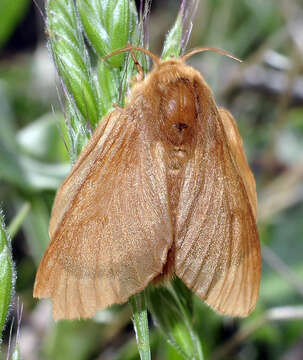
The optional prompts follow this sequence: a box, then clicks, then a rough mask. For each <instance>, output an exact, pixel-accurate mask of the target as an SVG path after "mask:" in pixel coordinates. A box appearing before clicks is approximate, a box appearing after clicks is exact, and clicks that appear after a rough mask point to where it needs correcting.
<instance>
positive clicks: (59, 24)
mask: <svg viewBox="0 0 303 360" xmlns="http://www.w3.org/2000/svg"><path fill="white" fill-rule="evenodd" d="M46 10H47V19H48V22H47V30H48V34H49V41H50V47H51V49H52V54H53V56H54V60H55V62H56V65H57V68H58V71H59V74H60V75H61V76H62V79H63V81H64V83H65V86H66V88H67V90H68V92H69V93H70V94H71V95H72V98H73V100H74V102H75V104H76V105H77V107H78V109H79V111H80V112H81V114H82V116H83V119H85V120H84V123H83V125H84V126H87V122H88V123H89V124H90V125H91V127H92V128H95V126H96V124H97V123H98V120H99V117H100V114H99V111H98V101H99V100H98V97H97V90H96V88H95V84H94V78H93V75H92V69H91V64H90V61H89V58H88V53H87V49H86V47H85V43H84V39H83V36H82V33H81V26H80V24H79V21H78V17H77V14H76V9H75V6H74V1H73V0H49V1H48V2H47V8H46Z"/></svg>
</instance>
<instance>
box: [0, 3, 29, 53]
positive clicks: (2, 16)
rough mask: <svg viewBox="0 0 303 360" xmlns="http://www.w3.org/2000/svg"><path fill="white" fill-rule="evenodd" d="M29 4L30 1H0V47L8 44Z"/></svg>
mask: <svg viewBox="0 0 303 360" xmlns="http://www.w3.org/2000/svg"><path fill="white" fill-rule="evenodd" d="M29 4H30V1H29V0H16V1H11V0H1V1H0V47H2V46H3V45H4V44H5V43H6V41H7V40H8V38H9V37H10V35H11V34H12V32H13V31H14V29H15V27H16V25H17V24H18V22H19V21H20V20H21V19H22V17H23V16H24V14H25V12H26V10H27V8H28V5H29Z"/></svg>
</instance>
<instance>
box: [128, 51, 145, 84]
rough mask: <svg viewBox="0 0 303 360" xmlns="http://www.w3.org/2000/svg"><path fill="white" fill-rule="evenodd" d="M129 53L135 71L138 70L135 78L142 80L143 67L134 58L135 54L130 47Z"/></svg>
mask: <svg viewBox="0 0 303 360" xmlns="http://www.w3.org/2000/svg"><path fill="white" fill-rule="evenodd" d="M129 52H130V54H131V57H132V58H133V61H134V64H135V66H136V68H137V71H138V75H137V77H136V80H137V81H142V80H143V79H144V71H143V68H142V66H141V65H140V64H139V62H138V60H137V58H136V55H135V54H134V51H133V49H130V50H129Z"/></svg>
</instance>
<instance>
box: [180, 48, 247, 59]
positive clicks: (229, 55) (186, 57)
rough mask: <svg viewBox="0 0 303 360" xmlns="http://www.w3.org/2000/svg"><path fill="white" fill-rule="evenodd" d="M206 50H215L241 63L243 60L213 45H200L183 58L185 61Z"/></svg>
mask: <svg viewBox="0 0 303 360" xmlns="http://www.w3.org/2000/svg"><path fill="white" fill-rule="evenodd" d="M204 51H213V52H216V53H219V54H221V55H224V56H227V57H229V58H231V59H234V60H237V61H239V62H240V63H241V62H242V60H240V59H238V58H237V57H235V56H233V55H232V54H230V53H228V52H227V51H225V50H221V49H218V48H213V47H198V48H195V49H192V50H190V51H189V52H188V53H187V54H185V55H183V56H182V57H181V60H182V61H184V62H185V61H187V60H188V59H189V58H190V57H192V56H193V55H195V54H198V53H200V52H204Z"/></svg>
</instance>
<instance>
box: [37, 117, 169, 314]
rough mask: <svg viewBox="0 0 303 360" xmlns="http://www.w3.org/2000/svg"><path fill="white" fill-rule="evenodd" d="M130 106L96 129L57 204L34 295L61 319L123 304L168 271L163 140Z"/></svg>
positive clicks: (59, 191)
mask: <svg viewBox="0 0 303 360" xmlns="http://www.w3.org/2000/svg"><path fill="white" fill-rule="evenodd" d="M135 120H136V119H134V118H131V119H130V116H129V114H126V113H125V111H116V112H113V113H112V114H110V115H109V116H108V117H107V118H106V119H105V120H104V124H101V125H100V127H99V128H98V129H97V130H96V132H95V134H94V136H93V137H92V139H91V140H90V142H89V143H88V145H87V147H86V149H85V150H84V152H83V153H82V155H81V156H80V158H79V160H78V162H77V163H76V164H75V166H74V169H73V170H72V172H71V174H70V175H69V177H68V178H67V179H66V180H65V182H64V183H63V184H62V186H61V187H60V188H59V190H58V193H57V195H56V199H55V203H54V206H53V210H52V217H51V224H50V238H51V242H50V244H49V246H48V248H47V250H46V252H45V254H44V256H43V259H42V261H41V264H40V266H39V269H38V273H37V277H36V282H35V288H34V296H36V297H39V298H42V297H51V298H52V299H53V314H54V318H55V319H56V320H58V319H63V318H65V319H72V318H79V317H81V318H86V317H91V316H92V315H93V314H94V313H95V312H96V310H97V309H101V308H105V307H107V306H109V305H112V304H115V303H123V302H125V301H127V299H128V298H129V297H130V296H131V295H133V294H135V293H137V292H140V291H142V290H143V289H144V288H145V287H146V286H147V285H148V283H149V282H150V281H151V280H152V279H153V278H154V277H155V276H157V275H159V274H160V273H161V271H162V268H163V264H164V263H165V262H166V257H167V252H168V249H169V248H170V246H171V243H172V232H171V224H170V217H169V213H168V199H167V190H166V180H165V179H166V178H165V167H164V165H163V163H162V160H161V159H162V153H161V152H162V148H161V145H159V144H157V143H155V142H152V141H151V139H149V138H148V134H147V133H146V132H145V131H144V129H142V127H141V129H139V127H138V125H137V122H136V121H135Z"/></svg>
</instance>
